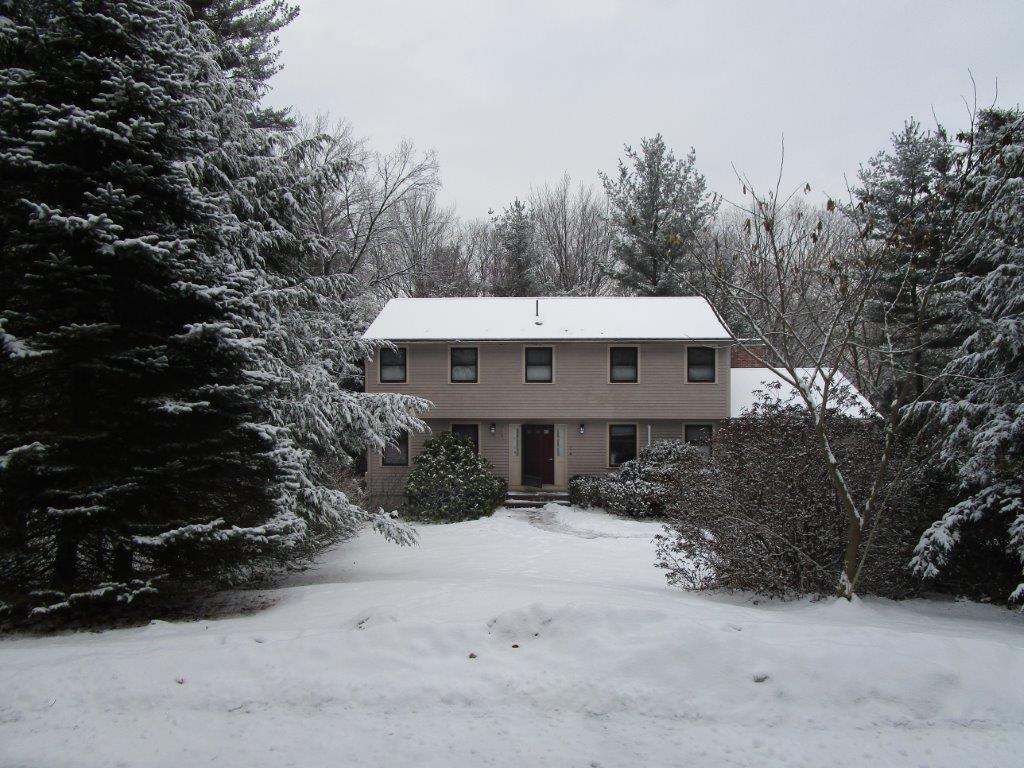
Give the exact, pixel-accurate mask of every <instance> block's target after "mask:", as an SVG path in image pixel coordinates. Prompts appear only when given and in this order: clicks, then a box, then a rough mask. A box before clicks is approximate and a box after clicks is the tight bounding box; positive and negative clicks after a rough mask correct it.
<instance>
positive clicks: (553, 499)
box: [505, 491, 569, 509]
mask: <svg viewBox="0 0 1024 768" xmlns="http://www.w3.org/2000/svg"><path fill="white" fill-rule="evenodd" d="M545 504H558V505H560V506H563V507H568V506H569V494H568V493H566V492H565V491H509V492H508V494H507V495H506V496H505V506H506V507H507V508H508V509H540V508H541V507H543V506H544V505H545Z"/></svg>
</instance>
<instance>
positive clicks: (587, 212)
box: [530, 174, 612, 296]
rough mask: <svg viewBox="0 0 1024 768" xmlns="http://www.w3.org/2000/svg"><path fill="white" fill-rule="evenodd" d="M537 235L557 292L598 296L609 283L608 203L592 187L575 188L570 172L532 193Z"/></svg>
mask: <svg viewBox="0 0 1024 768" xmlns="http://www.w3.org/2000/svg"><path fill="white" fill-rule="evenodd" d="M530 203H531V207H532V209H533V214H534V230H535V231H534V239H535V243H536V246H537V248H538V250H539V251H540V253H541V259H542V269H543V271H544V272H545V273H546V282H547V283H548V284H550V285H551V287H552V288H553V290H554V292H555V293H558V294H563V295H570V296H597V295H600V294H602V293H604V292H605V291H606V290H607V288H608V282H609V275H608V272H609V269H610V262H611V247H612V228H611V225H610V222H609V216H608V204H607V202H606V201H605V200H604V199H603V197H602V196H601V195H600V194H598V193H596V192H595V191H594V190H593V189H592V188H590V187H587V186H584V185H583V184H580V185H579V186H578V187H577V188H576V189H575V190H574V189H573V187H572V181H571V179H570V178H569V174H564V175H563V176H562V178H561V179H560V180H559V181H558V183H556V184H555V185H554V186H548V185H544V186H543V187H541V188H540V189H538V190H535V191H534V192H533V194H532V196H531V200H530Z"/></svg>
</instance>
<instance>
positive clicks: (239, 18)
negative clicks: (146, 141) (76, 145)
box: [192, 0, 426, 552]
mask: <svg viewBox="0 0 1024 768" xmlns="http://www.w3.org/2000/svg"><path fill="white" fill-rule="evenodd" d="M192 5H193V7H194V8H195V9H196V15H197V17H198V18H199V19H200V20H201V23H202V24H203V25H205V26H208V27H210V31H211V32H212V33H213V37H214V39H215V41H216V46H215V49H216V52H217V53H216V59H217V61H218V62H224V63H225V66H229V67H230V69H229V74H230V75H231V76H230V77H229V78H228V86H227V87H228V90H229V93H228V98H227V99H225V100H224V102H223V103H222V104H221V105H220V109H219V110H218V112H217V121H218V124H219V128H220V135H221V136H222V141H221V143H220V145H219V146H217V147H216V148H215V149H214V151H212V152H210V153H208V155H207V156H206V158H205V164H206V167H207V168H208V172H207V174H206V183H207V184H208V185H210V186H211V187H214V188H216V189H218V190H219V191H220V193H221V195H222V197H223V199H224V200H225V201H226V203H227V205H228V206H229V208H230V210H231V212H232V214H233V217H234V221H235V222H236V226H235V227H234V230H233V232H232V233H231V240H230V242H231V248H232V250H233V252H234V253H236V254H238V257H239V258H240V259H241V260H242V261H243V263H244V264H245V265H246V266H248V267H249V268H250V269H252V270H253V271H254V272H256V273H257V274H259V275H260V276H261V283H260V287H259V290H258V292H257V293H256V294H255V295H254V297H253V301H254V302H255V304H256V305H257V306H258V307H259V309H260V312H261V318H260V321H261V323H262V328H261V341H262V348H261V351H262V353H263V355H262V358H261V361H260V363H261V367H262V375H263V376H265V377H266V378H267V379H268V380H270V381H273V382H274V384H275V386H274V387H272V388H268V390H267V391H266V393H265V397H264V404H265V405H266V406H267V407H268V409H269V414H268V418H269V422H270V426H272V428H273V433H274V435H275V440H276V441H277V447H276V448H275V455H277V456H278V457H279V458H280V459H281V462H282V466H283V468H284V471H285V475H286V478H287V479H286V481H285V482H284V483H283V484H282V485H281V487H280V492H279V493H278V494H277V498H278V500H279V502H280V504H281V505H282V506H283V507H285V508H286V509H287V512H288V514H296V515H298V516H299V517H300V518H301V519H302V520H303V521H304V523H305V529H304V536H303V538H302V542H301V543H302V544H303V545H304V546H303V548H305V549H308V550H309V551H311V552H315V551H316V550H317V549H319V548H321V547H323V546H325V545H327V544H330V543H332V542H333V541H335V540H337V538H338V537H340V536H346V535H351V534H352V533H354V532H355V530H356V529H358V527H359V526H360V525H362V524H363V523H364V522H365V521H366V520H367V518H368V515H367V513H366V512H365V511H364V510H362V509H360V508H359V507H357V506H356V505H354V504H353V503H352V502H351V501H350V500H349V499H348V498H347V496H346V495H345V494H344V493H343V492H342V491H341V490H340V485H341V484H342V482H343V480H344V473H345V471H346V469H347V468H349V467H351V466H352V465H353V462H354V461H355V460H357V459H358V458H359V457H361V456H363V455H364V454H365V452H366V450H367V448H372V449H376V450H382V449H383V448H384V446H385V444H386V442H387V441H388V440H389V439H390V438H392V437H394V436H395V435H396V434H397V432H398V431H399V430H419V429H422V428H423V425H422V423H421V422H419V421H418V420H417V419H416V418H415V414H416V413H418V412H420V411H422V410H424V409H425V407H426V403H425V402H424V401H422V400H420V399H419V398H414V397H409V396H405V395H395V394H382V393H375V394H369V393H363V392H361V391H360V390H361V389H362V362H363V360H364V359H366V358H367V357H368V356H371V355H372V354H373V353H374V352H376V350H377V349H378V348H379V343H377V342H367V341H364V340H363V339H361V338H360V333H361V331H362V330H363V329H364V328H365V325H366V320H365V318H366V314H367V302H366V301H365V300H364V299H363V298H361V297H356V298H352V296H353V294H354V293H356V281H355V278H354V277H352V276H350V275H347V274H332V275H326V276H325V275H323V274H322V273H321V271H320V270H318V269H316V268H315V266H314V265H320V264H324V263H327V261H329V258H330V257H329V254H328V250H329V249H330V248H332V247H333V244H331V243H330V242H324V241H323V240H321V239H318V238H310V237H308V236H306V233H305V230H304V229H303V227H302V225H301V223H300V221H299V216H300V214H301V213H302V212H303V211H302V209H303V208H304V207H307V206H310V205H311V202H312V200H313V199H315V197H316V194H317V192H318V190H320V189H322V188H323V186H324V185H325V184H331V183H332V182H333V181H334V174H335V173H336V171H337V169H336V167H335V166H334V165H332V164H309V163H302V162H299V161H298V160H297V158H296V155H301V153H303V152H305V151H307V150H308V149H309V148H310V146H311V145H315V144H317V143H319V142H325V141H332V140H333V139H334V137H331V136H323V135H314V136H312V137H310V138H309V139H308V140H303V141H295V140H293V139H292V138H291V137H289V136H288V135H287V134H286V133H285V130H284V129H286V128H288V127H290V126H291V122H292V121H291V119H290V117H289V116H288V115H287V113H286V112H280V113H278V114H277V118H278V119H268V117H267V115H268V113H267V111H266V110H264V109H263V108H262V107H261V106H260V97H261V95H262V94H264V93H265V92H266V90H267V88H268V84H267V80H268V79H269V78H270V77H271V76H272V75H273V74H274V72H276V71H277V67H276V64H275V62H276V60H277V52H276V50H277V49H276V33H277V31H278V30H279V29H280V28H281V27H283V26H284V25H285V24H287V23H288V22H289V21H291V20H292V19H293V18H294V16H295V10H294V9H293V8H292V7H291V6H289V5H287V4H286V3H283V2H280V1H279V0H231V1H230V2H213V3H209V2H201V1H200V0H193V1H192ZM372 519H373V522H374V525H375V526H376V527H377V528H378V530H380V531H381V532H382V533H384V534H385V535H386V536H388V537H390V538H392V539H393V540H395V541H398V542H408V541H409V540H410V538H409V537H410V535H411V534H410V532H409V531H408V530H406V529H403V528H402V527H400V526H398V525H396V524H394V523H393V522H392V521H391V519H390V517H389V516H387V515H383V514H379V515H375V516H373V517H372ZM298 549H299V547H298V546H293V551H295V550H298Z"/></svg>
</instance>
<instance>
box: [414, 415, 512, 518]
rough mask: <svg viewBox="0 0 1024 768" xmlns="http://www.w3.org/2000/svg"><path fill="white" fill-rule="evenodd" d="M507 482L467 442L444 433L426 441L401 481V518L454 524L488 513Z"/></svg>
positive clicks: (494, 505)
mask: <svg viewBox="0 0 1024 768" xmlns="http://www.w3.org/2000/svg"><path fill="white" fill-rule="evenodd" d="M507 492H508V483H506V482H505V480H504V479H503V478H501V477H498V476H497V475H496V474H495V473H494V467H493V466H492V465H491V462H489V461H488V460H487V459H485V458H483V457H482V456H478V455H477V453H476V450H475V449H474V447H473V443H472V442H470V441H469V439H467V438H465V437H462V436H461V435H453V434H451V433H449V432H444V433H442V434H440V435H438V436H437V437H434V438H432V439H430V440H428V441H427V443H426V445H425V446H424V447H423V451H422V452H421V453H420V455H419V456H417V457H416V460H415V466H414V467H413V468H412V470H411V471H410V472H409V477H408V478H407V479H406V482H405V501H406V504H405V515H406V516H407V517H410V518H412V519H415V520H423V521H430V522H445V523H454V522H458V521H460V520H475V519H476V518H479V517H484V516H485V515H489V514H491V512H493V511H494V510H495V509H496V508H497V507H498V506H499V505H500V504H501V503H502V502H503V501H504V500H505V494H506V493H507Z"/></svg>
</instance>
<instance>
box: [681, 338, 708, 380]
mask: <svg viewBox="0 0 1024 768" xmlns="http://www.w3.org/2000/svg"><path fill="white" fill-rule="evenodd" d="M686 380H687V381H693V382H701V383H714V381H715V349H714V347H687V348H686Z"/></svg>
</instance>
